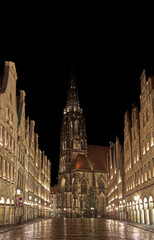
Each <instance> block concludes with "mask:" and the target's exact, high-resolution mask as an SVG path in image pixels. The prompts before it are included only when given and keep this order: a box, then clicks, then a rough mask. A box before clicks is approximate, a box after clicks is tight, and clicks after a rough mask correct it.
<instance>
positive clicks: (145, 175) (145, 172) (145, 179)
mask: <svg viewBox="0 0 154 240" xmlns="http://www.w3.org/2000/svg"><path fill="white" fill-rule="evenodd" d="M147 177H148V176H147V171H146V165H144V181H147Z"/></svg>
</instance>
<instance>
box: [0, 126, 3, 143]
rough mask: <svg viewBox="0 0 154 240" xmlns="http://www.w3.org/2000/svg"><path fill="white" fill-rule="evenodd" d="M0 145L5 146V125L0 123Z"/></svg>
mask: <svg viewBox="0 0 154 240" xmlns="http://www.w3.org/2000/svg"><path fill="white" fill-rule="evenodd" d="M0 145H1V146H3V126H2V125H0Z"/></svg>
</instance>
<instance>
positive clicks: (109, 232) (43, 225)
mask: <svg viewBox="0 0 154 240" xmlns="http://www.w3.org/2000/svg"><path fill="white" fill-rule="evenodd" d="M145 229H146V228H145ZM0 230H1V231H0V232H1V233H0V240H2V239H4V240H9V239H10V240H20V239H22V240H28V239H31V240H32V239H46V240H47V239H52V240H54V239H58V240H61V239H70V240H71V239H79V240H81V239H83V240H85V239H88V240H89V239H94V240H97V239H104V240H106V239H110V240H115V239H118V240H120V239H127V240H142V239H144V240H145V239H146V240H150V239H154V229H153V227H151V228H150V227H149V228H147V230H144V229H142V228H141V227H140V226H137V225H136V227H134V226H132V225H129V224H127V223H125V222H120V221H114V220H109V219H80V218H68V219H62V218H55V219H49V220H44V221H36V222H33V223H27V224H23V225H19V226H16V227H14V228H13V229H12V230H10V229H9V228H6V229H4V230H3V229H0Z"/></svg>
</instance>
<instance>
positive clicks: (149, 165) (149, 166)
mask: <svg viewBox="0 0 154 240" xmlns="http://www.w3.org/2000/svg"><path fill="white" fill-rule="evenodd" d="M148 175H149V176H148V177H149V180H150V179H151V177H152V174H151V164H150V161H149V162H148Z"/></svg>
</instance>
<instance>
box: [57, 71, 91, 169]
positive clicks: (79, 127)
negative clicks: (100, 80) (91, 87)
mask: <svg viewBox="0 0 154 240" xmlns="http://www.w3.org/2000/svg"><path fill="white" fill-rule="evenodd" d="M78 154H84V155H87V138H86V129H85V119H84V117H83V114H82V108H81V107H80V103H79V97H78V90H77V86H76V81H75V76H73V75H72V77H71V79H70V84H69V89H68V97H67V103H66V107H65V109H64V113H63V120H62V125H61V140H60V159H59V172H61V173H62V172H70V171H71V170H72V169H75V164H76V162H75V160H76V156H77V155H78Z"/></svg>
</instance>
